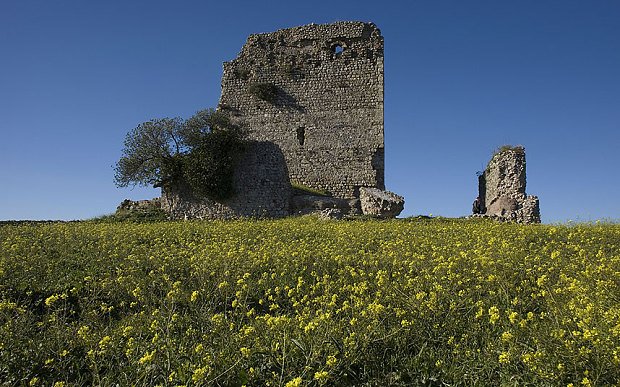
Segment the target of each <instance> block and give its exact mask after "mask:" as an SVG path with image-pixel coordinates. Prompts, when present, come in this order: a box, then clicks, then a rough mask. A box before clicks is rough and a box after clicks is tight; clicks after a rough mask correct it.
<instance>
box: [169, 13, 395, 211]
mask: <svg viewBox="0 0 620 387" xmlns="http://www.w3.org/2000/svg"><path fill="white" fill-rule="evenodd" d="M218 110H220V111H222V112H225V113H227V115H228V117H229V118H230V119H231V121H232V122H233V123H237V124H239V125H240V126H242V127H244V128H245V129H246V130H247V133H248V140H249V144H248V147H247V149H246V151H245V154H244V155H243V157H242V159H241V160H240V161H239V163H238V165H237V167H236V171H235V175H234V176H233V180H234V183H233V185H234V190H235V195H234V197H232V198H230V199H228V200H225V201H219V202H216V201H213V200H211V199H208V198H196V197H194V196H193V195H192V193H191V192H189V191H188V190H187V189H182V188H178V187H177V188H174V189H168V191H167V192H165V191H164V190H162V200H161V203H162V204H161V206H162V208H163V209H164V210H165V211H167V212H168V213H170V214H171V217H172V218H176V219H179V218H181V219H182V218H201V219H207V218H232V217H240V216H241V217H244V216H259V217H282V216H287V215H290V214H300V213H308V212H315V211H317V210H328V209H335V208H337V209H338V210H339V211H342V213H344V214H356V213H365V214H372V215H376V216H381V217H395V216H396V215H398V214H399V213H400V212H401V211H402V209H403V206H404V199H403V198H402V197H400V196H398V195H396V194H393V193H390V192H384V191H383V190H384V189H385V182H384V142H383V37H382V36H381V32H380V31H379V29H378V28H377V27H376V26H375V25H374V24H372V23H363V22H336V23H332V24H323V25H316V24H310V25H306V26H301V27H294V28H289V29H283V30H279V31H276V32H272V33H264V34H256V35H250V37H249V38H248V39H247V42H246V43H245V45H244V46H243V48H242V49H241V52H240V53H239V55H238V56H237V58H235V59H233V60H232V61H230V62H226V63H224V73H223V76H222V95H221V97H220V102H219V104H218ZM291 183H293V185H294V184H295V183H297V184H299V185H301V186H304V187H305V188H304V189H305V190H306V191H308V189H307V188H310V189H315V190H320V191H323V192H326V193H327V194H328V195H329V196H331V197H330V198H328V199H326V198H325V197H315V196H312V195H305V194H299V193H298V192H297V191H298V190H294V189H292V187H291Z"/></svg>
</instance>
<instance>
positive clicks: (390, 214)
mask: <svg viewBox="0 0 620 387" xmlns="http://www.w3.org/2000/svg"><path fill="white" fill-rule="evenodd" d="M360 204H361V207H362V213H363V214H364V215H372V216H377V217H379V218H395V217H396V216H398V214H400V213H401V212H402V210H403V209H404V208H405V199H404V198H403V197H402V196H399V195H397V194H395V193H393V192H389V191H383V190H380V189H378V188H372V187H362V188H360Z"/></svg>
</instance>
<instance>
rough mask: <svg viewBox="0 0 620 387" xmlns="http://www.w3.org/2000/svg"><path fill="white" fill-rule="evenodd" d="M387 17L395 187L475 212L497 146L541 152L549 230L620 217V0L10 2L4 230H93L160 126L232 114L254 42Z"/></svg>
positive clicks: (427, 204) (534, 158) (445, 207)
mask: <svg viewBox="0 0 620 387" xmlns="http://www.w3.org/2000/svg"><path fill="white" fill-rule="evenodd" d="M337 20H361V21H372V22H374V23H375V24H377V26H378V27H379V28H380V29H381V31H382V33H383V36H384V37H385V142H386V185H387V188H388V189H389V190H392V191H394V192H397V193H399V194H401V195H403V196H405V199H406V208H405V211H404V213H403V215H405V216H406V215H417V214H429V213H431V214H434V215H443V216H460V215H465V214H467V213H468V212H469V211H470V207H471V202H472V200H473V199H474V197H475V196H476V190H477V182H476V171H478V170H482V169H484V167H485V165H486V162H487V161H488V159H489V157H490V155H491V153H492V151H493V149H494V148H496V147H498V146H500V145H502V144H522V145H524V146H525V147H526V150H527V163H528V164H527V172H528V180H527V191H528V193H531V194H536V195H538V196H539V198H540V203H541V212H542V217H543V221H544V222H557V221H566V220H569V219H571V220H582V221H587V220H594V219H603V218H607V219H620V170H619V168H620V152H619V151H618V147H619V146H620V1H616V0H609V1H597V0H594V1H572V0H556V1H540V0H536V1H533V0H530V1H496V0H495V1H462V0H458V1H457V0H455V1H398V2H396V1H365V0H363V1H362V0H358V1H340V2H338V1H323V0H319V1H304V2H296V1H291V0H288V1H269V2H263V1H152V0H151V1H146V0H144V1H120V0H118V1H97V2H95V1H83V0H79V1H78V0H71V1H62V0H58V1H48V0H45V1H30V0H19V1H17V0H3V1H2V2H1V3H0V219H83V218H89V217H94V216H98V215H103V214H106V213H111V212H113V211H114V210H115V208H116V206H117V204H118V203H119V202H120V201H121V200H122V199H124V198H131V199H141V198H151V197H155V196H158V195H159V193H158V191H157V190H154V189H143V188H135V189H133V190H132V189H118V188H116V187H115V186H114V183H113V175H114V172H113V168H112V166H113V165H114V163H115V162H116V161H117V160H118V158H119V157H120V155H121V150H122V143H123V139H124V136H125V134H126V133H127V132H128V131H129V130H130V129H132V128H134V127H135V126H136V125H137V124H139V123H140V122H143V121H146V120H148V119H150V118H154V117H164V116H170V117H174V116H181V117H189V116H191V115H192V114H193V113H194V112H195V111H197V110H199V109H201V108H204V107H214V106H215V105H216V104H217V101H218V98H219V94H220V77H221V74H222V62H224V61H228V60H231V59H233V58H234V57H235V56H236V55H237V53H238V52H239V50H240V49H241V46H242V45H243V44H244V42H245V40H246V38H247V36H248V35H249V34H251V33H259V32H270V31H274V30H277V29H280V28H287V27H293V26H297V25H302V24H308V23H327V22H333V21H337Z"/></svg>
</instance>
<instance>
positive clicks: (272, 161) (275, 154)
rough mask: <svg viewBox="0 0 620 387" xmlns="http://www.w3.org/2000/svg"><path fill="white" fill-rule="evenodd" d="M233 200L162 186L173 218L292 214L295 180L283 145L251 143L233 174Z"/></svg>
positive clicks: (165, 206)
mask: <svg viewBox="0 0 620 387" xmlns="http://www.w3.org/2000/svg"><path fill="white" fill-rule="evenodd" d="M233 187H234V190H235V195H234V196H233V197H232V198H230V199H229V200H225V201H221V202H218V201H214V200H211V199H208V198H196V197H194V196H193V195H192V193H191V191H190V190H189V189H188V188H187V187H179V186H176V187H170V188H169V189H162V196H161V200H160V203H161V208H162V209H163V210H164V211H166V212H168V213H169V214H170V217H171V218H172V219H231V218H238V217H265V218H281V217H284V216H287V215H289V207H290V203H289V202H290V197H291V189H292V188H291V184H290V181H289V178H288V171H287V169H286V163H285V161H284V155H283V154H282V151H281V150H280V148H279V147H278V146H277V145H276V144H274V143H271V142H268V141H262V142H258V141H254V142H251V143H249V144H248V146H247V150H246V152H245V153H244V154H243V156H242V158H241V160H240V161H239V163H238V165H237V168H236V169H235V174H234V176H233Z"/></svg>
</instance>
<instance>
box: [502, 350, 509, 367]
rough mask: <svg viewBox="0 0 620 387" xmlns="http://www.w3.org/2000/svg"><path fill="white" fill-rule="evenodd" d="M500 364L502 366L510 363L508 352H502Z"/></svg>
mask: <svg viewBox="0 0 620 387" xmlns="http://www.w3.org/2000/svg"><path fill="white" fill-rule="evenodd" d="M499 362H500V364H508V363H510V354H509V353H508V352H502V353H500V354H499Z"/></svg>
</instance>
